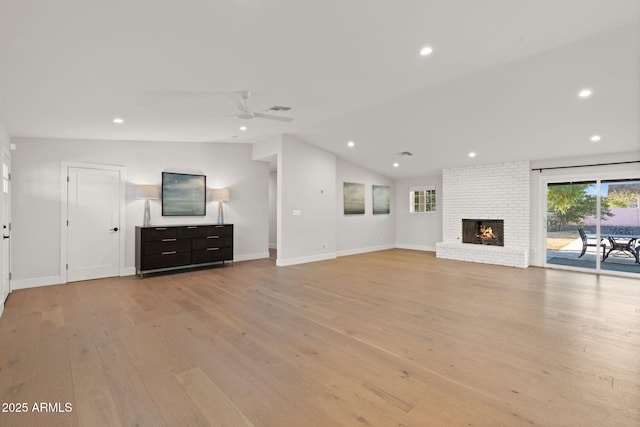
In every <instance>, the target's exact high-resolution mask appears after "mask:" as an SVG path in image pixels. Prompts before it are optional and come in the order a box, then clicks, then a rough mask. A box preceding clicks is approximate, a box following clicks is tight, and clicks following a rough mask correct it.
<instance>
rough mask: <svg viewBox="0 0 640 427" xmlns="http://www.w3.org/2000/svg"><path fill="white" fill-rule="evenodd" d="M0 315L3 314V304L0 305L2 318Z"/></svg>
mask: <svg viewBox="0 0 640 427" xmlns="http://www.w3.org/2000/svg"><path fill="white" fill-rule="evenodd" d="M2 313H4V303H2V304H0V317H2Z"/></svg>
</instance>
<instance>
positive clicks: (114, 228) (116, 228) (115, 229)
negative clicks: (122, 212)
mask: <svg viewBox="0 0 640 427" xmlns="http://www.w3.org/2000/svg"><path fill="white" fill-rule="evenodd" d="M110 231H118V227H113V228H112V229H111V230H110Z"/></svg>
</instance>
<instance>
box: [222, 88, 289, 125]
mask: <svg viewBox="0 0 640 427" xmlns="http://www.w3.org/2000/svg"><path fill="white" fill-rule="evenodd" d="M234 94H235V95H236V101H237V103H238V112H237V113H235V114H231V115H229V116H227V117H238V118H240V119H253V118H259V119H267V120H278V121H281V122H290V121H292V120H293V118H292V117H285V116H278V115H276V114H266V113H257V112H254V111H252V110H251V109H250V108H249V106H248V105H247V101H248V100H249V97H250V96H251V92H249V91H248V90H241V91H238V92H234ZM271 109H272V110H274V111H282V110H285V111H286V110H288V109H289V108H287V107H277V106H276V107H272V108H271Z"/></svg>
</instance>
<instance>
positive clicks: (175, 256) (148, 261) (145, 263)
mask: <svg viewBox="0 0 640 427" xmlns="http://www.w3.org/2000/svg"><path fill="white" fill-rule="evenodd" d="M189 264H191V252H175V251H167V252H164V253H161V254H156V255H145V256H144V258H142V270H154V269H156V268H168V267H177V266H179V265H189Z"/></svg>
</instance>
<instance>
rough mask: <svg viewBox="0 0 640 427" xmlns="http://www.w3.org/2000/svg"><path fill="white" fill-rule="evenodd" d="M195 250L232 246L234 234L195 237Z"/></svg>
mask: <svg viewBox="0 0 640 427" xmlns="http://www.w3.org/2000/svg"><path fill="white" fill-rule="evenodd" d="M192 242H193V247H192V249H193V250H194V251H201V250H206V249H207V248H225V247H228V246H232V244H233V236H207V237H201V238H197V239H193V240H192Z"/></svg>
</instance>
